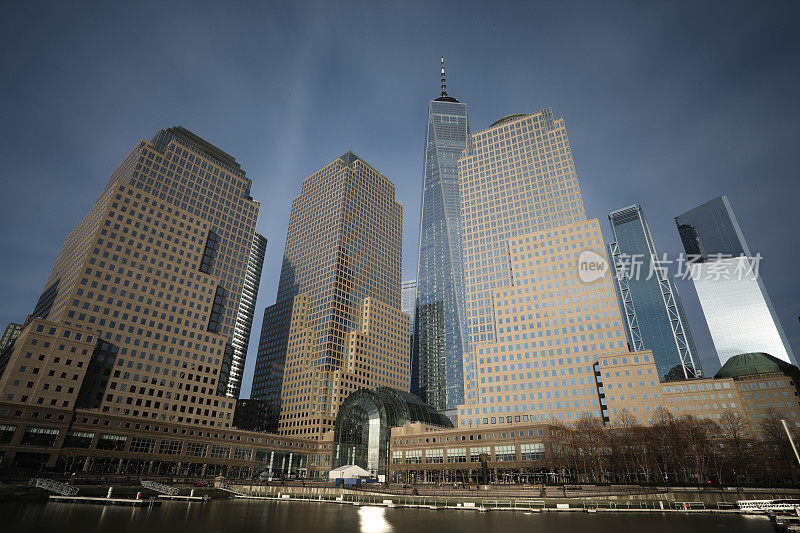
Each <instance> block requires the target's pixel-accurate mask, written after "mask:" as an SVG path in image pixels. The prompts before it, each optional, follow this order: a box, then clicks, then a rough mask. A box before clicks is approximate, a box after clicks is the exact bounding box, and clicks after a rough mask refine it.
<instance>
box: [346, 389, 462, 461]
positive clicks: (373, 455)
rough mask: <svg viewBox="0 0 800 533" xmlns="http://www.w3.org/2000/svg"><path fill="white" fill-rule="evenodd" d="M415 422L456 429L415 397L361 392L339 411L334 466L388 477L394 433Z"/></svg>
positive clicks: (390, 392) (384, 391)
mask: <svg viewBox="0 0 800 533" xmlns="http://www.w3.org/2000/svg"><path fill="white" fill-rule="evenodd" d="M411 422H422V423H424V424H429V425H434V426H440V427H445V428H449V427H453V424H452V422H450V419H449V418H447V417H446V416H444V415H443V414H441V413H439V412H437V411H436V410H435V409H434V408H433V407H431V406H429V405H426V404H424V403H423V402H422V401H420V399H419V398H418V397H416V396H414V395H413V394H409V393H408V392H403V391H400V390H397V389H394V388H390V387H379V388H377V389H375V390H360V391H357V392H354V393H353V394H351V395H350V396H349V397H348V398H347V399H346V400H345V401H344V402H343V403H342V405H341V407H340V408H339V414H338V416H337V417H336V425H335V427H334V437H333V465H332V468H338V467H340V466H345V465H358V466H360V467H361V468H364V469H365V470H369V471H370V473H371V474H373V475H375V474H386V473H387V466H388V465H389V438H390V436H391V429H392V428H393V427H397V426H404V425H406V424H409V423H411Z"/></svg>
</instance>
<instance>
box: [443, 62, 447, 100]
mask: <svg viewBox="0 0 800 533" xmlns="http://www.w3.org/2000/svg"><path fill="white" fill-rule="evenodd" d="M442 96H447V86H446V85H445V83H444V56H442Z"/></svg>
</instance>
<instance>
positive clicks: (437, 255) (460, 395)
mask: <svg viewBox="0 0 800 533" xmlns="http://www.w3.org/2000/svg"><path fill="white" fill-rule="evenodd" d="M468 137H469V124H468V120H467V106H466V104H464V103H461V102H459V101H458V100H456V99H455V98H453V97H451V96H448V95H447V90H446V87H445V84H444V59H443V60H442V93H441V96H439V97H438V98H436V99H435V100H433V101H431V102H430V104H429V106H428V126H427V132H426V136H425V164H424V167H423V190H422V216H421V220H420V236H419V259H418V262H417V308H416V318H415V321H414V324H415V330H414V338H413V341H412V363H411V391H412V392H413V393H415V394H416V395H417V396H419V397H420V398H421V399H422V400H424V401H425V402H426V403H428V404H430V405H432V406H433V407H435V408H436V409H440V410H444V409H452V408H454V407H456V406H457V405H459V404H460V403H463V401H464V379H463V376H464V374H463V353H464V344H463V333H464V331H463V327H462V326H463V323H464V309H463V297H464V275H463V269H462V264H461V263H462V249H461V201H460V199H459V177H458V159H459V158H460V157H461V155H462V153H463V152H464V150H465V149H466V148H467V139H468Z"/></svg>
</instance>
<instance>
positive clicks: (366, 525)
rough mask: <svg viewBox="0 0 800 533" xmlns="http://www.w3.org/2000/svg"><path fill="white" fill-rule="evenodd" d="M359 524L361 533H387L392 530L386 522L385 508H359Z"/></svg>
mask: <svg viewBox="0 0 800 533" xmlns="http://www.w3.org/2000/svg"><path fill="white" fill-rule="evenodd" d="M358 522H359V525H360V526H361V533H387V532H388V531H391V530H392V526H391V525H389V522H387V521H386V508H385V507H359V508H358Z"/></svg>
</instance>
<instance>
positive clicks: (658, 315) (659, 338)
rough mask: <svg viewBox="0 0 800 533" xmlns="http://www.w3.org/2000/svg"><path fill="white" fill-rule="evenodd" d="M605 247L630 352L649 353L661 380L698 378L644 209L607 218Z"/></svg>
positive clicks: (680, 307) (690, 343) (690, 344)
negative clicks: (610, 236) (609, 235)
mask: <svg viewBox="0 0 800 533" xmlns="http://www.w3.org/2000/svg"><path fill="white" fill-rule="evenodd" d="M608 219H609V221H610V222H611V231H612V232H613V234H614V242H612V243H611V244H609V250H610V252H611V254H610V255H611V265H612V266H613V268H614V272H615V274H616V275H615V278H616V286H617V295H618V296H619V299H620V304H621V305H622V310H623V314H624V316H625V319H626V322H627V329H626V331H625V332H626V334H627V336H628V344H629V346H630V349H631V350H636V351H640V350H651V351H652V352H653V359H654V361H655V364H656V368H657V369H658V374H659V378H660V379H662V380H670V379H686V378H690V377H696V376H698V375H699V372H698V371H699V365H696V364H695V353H696V351H695V347H694V342H693V341H692V337H691V333H690V332H689V327H688V325H687V323H686V318H685V317H684V314H683V305H682V304H681V300H680V297H679V296H678V291H677V289H676V288H675V284H674V283H673V282H672V280H671V279H669V278H668V277H667V273H666V272H665V271H664V269H663V268H662V266H661V264H660V263H659V257H658V253H657V252H656V247H655V244H654V242H653V235H652V234H651V233H650V226H649V225H648V224H647V220H646V219H645V216H644V213H643V212H642V208H641V207H640V206H638V205H631V206H628V207H626V208H624V209H619V210H617V211H613V212H612V213H611V214H609V215H608Z"/></svg>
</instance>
